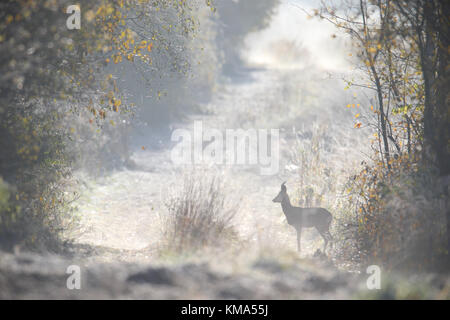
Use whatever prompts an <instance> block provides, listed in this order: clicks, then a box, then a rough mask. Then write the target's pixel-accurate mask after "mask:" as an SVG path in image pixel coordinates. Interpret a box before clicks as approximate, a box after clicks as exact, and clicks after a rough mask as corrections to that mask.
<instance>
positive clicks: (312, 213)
mask: <svg viewBox="0 0 450 320" xmlns="http://www.w3.org/2000/svg"><path fill="white" fill-rule="evenodd" d="M285 183H286V182H283V184H282V185H281V191H280V193H279V194H278V195H277V196H276V197H275V198H274V199H273V200H272V201H273V202H280V203H281V208H282V209H283V213H284V215H285V216H286V219H287V222H288V223H289V224H290V225H291V226H293V227H294V228H295V230H297V249H298V252H300V238H301V234H302V228H312V227H315V228H316V229H317V231H319V233H320V235H321V236H322V238H323V239H324V240H325V246H324V248H323V252H324V253H325V249H326V248H327V244H328V241H330V240H332V237H331V234H330V223H331V220H332V219H333V217H332V216H331V213H330V212H329V211H328V210H326V209H324V208H300V207H294V206H292V205H291V201H290V200H289V196H288V194H287V192H286V186H285Z"/></svg>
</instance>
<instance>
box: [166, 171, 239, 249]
mask: <svg viewBox="0 0 450 320" xmlns="http://www.w3.org/2000/svg"><path fill="white" fill-rule="evenodd" d="M166 206H167V209H168V215H167V216H166V217H165V221H164V225H163V227H164V236H165V239H166V242H167V246H168V248H169V249H171V250H175V251H176V252H182V251H184V250H196V249H200V248H203V247H207V246H216V245H219V244H220V242H221V240H222V239H224V238H226V237H227V235H230V234H234V231H233V227H232V219H233V217H234V215H235V213H236V211H237V206H236V205H233V204H230V203H229V201H227V199H226V197H225V192H224V185H223V183H222V181H221V180H220V178H218V177H217V176H214V177H211V178H209V177H201V176H198V175H195V174H194V175H188V176H186V177H185V179H184V182H183V185H182V188H181V191H180V192H179V193H177V194H174V195H171V196H169V198H168V200H167V201H166Z"/></svg>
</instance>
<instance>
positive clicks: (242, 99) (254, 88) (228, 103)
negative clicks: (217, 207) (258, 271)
mask: <svg viewBox="0 0 450 320" xmlns="http://www.w3.org/2000/svg"><path fill="white" fill-rule="evenodd" d="M280 76H281V75H280V73H279V72H277V71H273V70H258V71H254V72H252V73H251V74H250V75H249V77H250V79H249V80H247V81H244V82H235V83H230V84H227V85H225V87H224V88H223V90H220V93H219V94H217V95H216V96H215V97H214V98H213V99H212V101H211V102H210V103H209V104H208V105H207V106H205V110H207V111H208V113H207V114H206V115H193V116H191V118H190V119H189V120H188V121H186V122H185V124H184V128H189V127H192V124H193V122H194V121H195V120H201V121H202V123H203V127H209V128H216V129H219V130H222V131H225V129H227V128H238V127H240V125H241V124H239V121H241V123H242V125H243V126H244V128H245V123H244V121H245V120H247V119H243V118H241V119H240V120H237V118H238V119H239V116H242V115H244V114H246V113H248V112H252V110H253V109H256V111H253V112H256V114H258V113H260V117H261V119H263V120H264V118H266V117H267V115H264V112H265V111H267V110H268V109H270V108H272V107H273V106H274V105H275V103H276V101H275V99H277V97H278V93H277V91H278V90H280V88H279V83H280V82H279V77H280ZM281 137H283V135H282V133H281ZM287 151H288V145H287V142H286V141H285V140H284V139H281V141H280V153H281V154H286V152H287ZM132 159H133V161H134V162H135V163H136V165H137V169H136V170H123V171H117V172H114V173H113V174H112V175H110V176H108V177H105V178H102V179H99V181H97V182H95V183H90V184H88V185H86V189H85V190H84V192H83V195H82V198H81V199H80V200H79V201H78V202H77V203H76V206H77V207H78V212H79V214H80V217H81V225H82V234H81V236H79V237H78V238H77V239H76V242H77V243H79V244H89V245H94V246H101V247H110V248H114V249H119V250H137V251H139V250H142V249H149V250H148V252H149V254H148V255H144V259H147V258H148V259H150V257H151V252H152V250H151V249H152V248H156V247H157V246H158V243H159V241H160V237H161V215H164V214H166V208H165V206H164V196H163V195H164V194H166V193H167V189H168V188H171V187H173V186H176V185H177V184H178V183H179V182H180V177H181V176H182V174H181V170H180V168H177V167H176V166H175V165H174V164H173V163H172V161H171V158H170V150H168V149H165V150H162V151H152V150H138V151H136V152H135V153H134V154H133V156H132ZM285 164H286V159H280V164H279V165H280V173H279V174H276V175H273V176H268V175H267V176H265V175H261V174H260V170H259V167H258V166H249V165H247V166H243V165H236V166H232V167H231V168H222V169H223V170H221V173H222V174H224V176H225V179H226V182H227V185H228V188H230V190H232V192H233V193H235V194H238V195H239V197H240V205H239V207H240V210H239V214H238V216H237V217H236V218H235V222H236V228H237V230H238V232H239V234H240V237H242V238H243V239H245V241H246V242H248V241H251V242H252V243H254V244H255V245H264V246H266V245H270V244H271V243H274V240H276V241H275V242H276V243H277V246H280V247H281V248H283V249H290V250H295V245H296V242H295V231H294V230H291V228H290V227H289V226H288V225H287V224H286V223H285V218H284V216H283V214H282V211H281V208H280V206H279V205H277V204H275V203H273V202H272V199H273V197H274V196H275V195H276V194H277V193H278V191H279V187H280V184H281V182H283V180H282V179H283V172H284V168H283V166H284V165H285ZM201 170H202V169H201ZM316 236H317V235H314V234H311V233H308V232H306V233H305V235H304V238H305V239H304V246H303V247H304V249H305V250H304V251H305V253H306V254H309V255H312V254H313V253H314V251H315V249H317V248H318V247H320V245H321V244H320V243H312V242H311V241H308V240H311V238H314V239H316ZM320 241H321V240H319V242H320ZM145 256H146V257H147V258H145Z"/></svg>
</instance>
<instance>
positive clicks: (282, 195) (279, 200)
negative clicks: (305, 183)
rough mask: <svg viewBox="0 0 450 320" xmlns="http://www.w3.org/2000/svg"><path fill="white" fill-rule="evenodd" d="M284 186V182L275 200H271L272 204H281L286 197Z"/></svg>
mask: <svg viewBox="0 0 450 320" xmlns="http://www.w3.org/2000/svg"><path fill="white" fill-rule="evenodd" d="M285 184H286V181H285V182H283V183H282V184H281V190H280V192H279V193H278V195H277V196H276V197H275V198H273V200H272V201H273V202H281V201H283V199H284V198H285V197H286V196H287V193H286V186H285Z"/></svg>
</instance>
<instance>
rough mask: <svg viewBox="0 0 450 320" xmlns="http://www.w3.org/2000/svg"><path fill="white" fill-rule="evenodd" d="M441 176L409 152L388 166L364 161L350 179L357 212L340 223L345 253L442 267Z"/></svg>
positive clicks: (420, 267) (400, 266) (404, 265)
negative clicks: (410, 157) (414, 158)
mask: <svg viewBox="0 0 450 320" xmlns="http://www.w3.org/2000/svg"><path fill="white" fill-rule="evenodd" d="M437 181H438V177H437V175H436V173H435V172H434V171H433V170H432V169H430V168H426V167H421V166H419V165H418V164H417V163H413V162H408V159H407V157H406V156H404V157H398V158H397V159H396V160H395V161H392V167H391V169H390V170H387V169H386V168H383V167H382V166H379V165H375V166H373V167H369V166H366V167H365V168H364V169H363V170H362V171H361V172H360V174H358V175H355V176H354V177H352V179H351V182H350V183H349V184H350V185H351V187H350V188H349V190H350V189H351V190H352V191H351V192H352V194H353V198H354V199H355V200H356V201H355V203H356V205H355V207H354V208H353V210H354V211H352V212H353V213H350V214H347V215H343V216H341V220H340V221H339V223H338V225H339V226H338V229H339V230H337V233H338V234H340V235H341V237H340V239H339V240H338V241H339V244H338V245H339V247H340V248H341V249H343V252H342V254H347V255H349V256H350V259H351V260H353V261H354V262H359V263H361V264H363V265H368V264H378V265H381V266H383V267H384V268H385V269H386V270H402V271H425V270H436V269H437V268H442V267H444V266H445V263H443V262H444V261H445V259H446V257H447V256H448V252H446V239H447V238H446V223H445V222H446V217H445V212H446V211H445V210H446V208H447V207H448V198H447V197H446V196H445V193H444V192H443V191H444V190H442V187H441V186H440V185H439V183H437ZM346 258H349V257H348V256H347V257H346Z"/></svg>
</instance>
